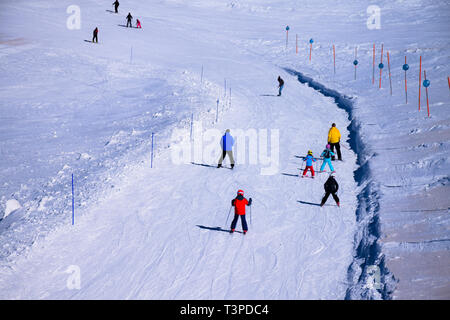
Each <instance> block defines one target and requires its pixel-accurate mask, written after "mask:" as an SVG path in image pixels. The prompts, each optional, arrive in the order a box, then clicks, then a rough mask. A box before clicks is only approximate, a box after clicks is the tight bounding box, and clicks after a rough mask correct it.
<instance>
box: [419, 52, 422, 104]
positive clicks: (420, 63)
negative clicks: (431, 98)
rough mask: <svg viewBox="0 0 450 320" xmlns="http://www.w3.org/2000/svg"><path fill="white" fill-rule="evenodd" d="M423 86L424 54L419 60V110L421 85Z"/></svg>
mask: <svg viewBox="0 0 450 320" xmlns="http://www.w3.org/2000/svg"><path fill="white" fill-rule="evenodd" d="M421 86H422V56H420V62H419V111H420V87H421Z"/></svg>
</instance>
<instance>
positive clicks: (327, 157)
mask: <svg viewBox="0 0 450 320" xmlns="http://www.w3.org/2000/svg"><path fill="white" fill-rule="evenodd" d="M330 147H331V146H330V144H327V146H326V147H325V150H323V152H322V154H321V155H320V156H321V157H323V163H322V166H321V167H320V171H321V172H322V171H323V169H325V166H326V165H327V164H328V166H329V167H330V170H331V172H334V168H333V165H332V164H331V157H332V156H334V152H333V151H331V150H330Z"/></svg>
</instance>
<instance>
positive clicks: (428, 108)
mask: <svg viewBox="0 0 450 320" xmlns="http://www.w3.org/2000/svg"><path fill="white" fill-rule="evenodd" d="M423 77H424V78H425V79H424V80H427V72H426V71H425V70H423ZM425 93H426V95H427V112H428V117H429V116H430V104H429V103H428V87H425Z"/></svg>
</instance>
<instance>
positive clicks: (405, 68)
mask: <svg viewBox="0 0 450 320" xmlns="http://www.w3.org/2000/svg"><path fill="white" fill-rule="evenodd" d="M289 29H290V28H289V26H286V49H287V47H288V39H289ZM313 43H314V39H312V38H311V39H310V40H309V61H311V57H312V48H313ZM332 47H333V69H334V74H336V49H335V46H334V44H333V46H332ZM383 49H384V45H383V44H382V45H381V57H380V63H379V64H378V69H379V70H380V79H379V88H381V76H382V73H383V69H384V67H385V65H384V63H383ZM295 53H296V54H298V35H297V34H296V35H295ZM386 55H387V63H388V74H389V87H390V93H391V95H392V79H391V65H390V61H389V51H387V53H386ZM357 58H358V49H357V48H355V59H354V60H353V65H354V66H355V76H354V78H355V80H356V67H357V66H358V63H359V62H358V59H357ZM375 58H376V56H375V44H374V45H373V72H372V84H375V69H376V62H375ZM402 69H403V71H404V72H405V81H404V82H405V101H406V104H407V103H408V85H407V76H406V73H407V71H408V70H409V65H408V63H407V62H406V56H405V63H404V64H403V66H402ZM447 83H448V88H449V90H450V77H447ZM430 84H431V82H430V80H429V79H427V72H426V70H423V81H422V56H420V58H419V97H418V102H419V103H418V107H419V111H420V99H421V87H422V86H423V87H424V88H425V94H426V100H427V113H428V117H430V103H429V96H428V88H429V86H430Z"/></svg>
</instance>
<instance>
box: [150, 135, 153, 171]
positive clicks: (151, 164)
mask: <svg viewBox="0 0 450 320" xmlns="http://www.w3.org/2000/svg"><path fill="white" fill-rule="evenodd" d="M150 168H153V132H152V159H151V163H150Z"/></svg>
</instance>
